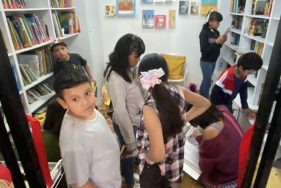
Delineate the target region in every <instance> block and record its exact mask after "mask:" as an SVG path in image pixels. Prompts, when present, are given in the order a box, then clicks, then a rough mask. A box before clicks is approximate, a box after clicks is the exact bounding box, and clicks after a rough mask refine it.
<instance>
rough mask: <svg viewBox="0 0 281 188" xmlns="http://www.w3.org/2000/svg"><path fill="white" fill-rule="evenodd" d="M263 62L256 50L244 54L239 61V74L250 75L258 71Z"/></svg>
mask: <svg viewBox="0 0 281 188" xmlns="http://www.w3.org/2000/svg"><path fill="white" fill-rule="evenodd" d="M262 64H263V61H262V58H261V57H260V56H259V55H258V54H257V53H255V52H249V53H246V54H243V55H242V56H241V57H240V58H239V59H238V62H237V67H238V71H239V74H240V75H241V76H248V75H249V74H252V73H253V72H254V71H258V70H259V69H260V68H261V66H262Z"/></svg>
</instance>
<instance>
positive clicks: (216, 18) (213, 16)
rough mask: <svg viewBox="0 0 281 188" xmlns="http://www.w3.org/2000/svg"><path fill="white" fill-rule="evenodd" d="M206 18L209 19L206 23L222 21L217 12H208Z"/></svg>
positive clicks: (220, 15)
mask: <svg viewBox="0 0 281 188" xmlns="http://www.w3.org/2000/svg"><path fill="white" fill-rule="evenodd" d="M208 17H209V19H208V21H218V22H221V21H222V19H223V17H222V14H221V13H219V12H217V11H212V12H210V13H209V15H208Z"/></svg>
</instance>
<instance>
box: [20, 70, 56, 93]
mask: <svg viewBox="0 0 281 188" xmlns="http://www.w3.org/2000/svg"><path fill="white" fill-rule="evenodd" d="M53 75H54V74H53V73H49V74H47V75H44V76H42V77H40V78H39V79H38V80H36V81H35V82H32V83H31V84H29V85H27V86H25V87H24V89H25V90H29V89H30V88H32V87H34V86H36V85H38V84H39V83H41V82H43V81H44V80H47V79H48V78H50V77H51V76H53Z"/></svg>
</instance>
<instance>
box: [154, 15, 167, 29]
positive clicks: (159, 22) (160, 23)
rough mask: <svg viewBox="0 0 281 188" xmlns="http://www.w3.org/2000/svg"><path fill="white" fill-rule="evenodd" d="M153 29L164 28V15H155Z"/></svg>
mask: <svg viewBox="0 0 281 188" xmlns="http://www.w3.org/2000/svg"><path fill="white" fill-rule="evenodd" d="M154 27H155V28H157V29H164V28H166V15H155V16H154Z"/></svg>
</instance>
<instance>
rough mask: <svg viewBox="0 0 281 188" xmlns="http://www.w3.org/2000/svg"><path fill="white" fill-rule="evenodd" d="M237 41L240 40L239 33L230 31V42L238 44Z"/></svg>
mask: <svg viewBox="0 0 281 188" xmlns="http://www.w3.org/2000/svg"><path fill="white" fill-rule="evenodd" d="M239 41H240V35H239V34H237V33H233V32H232V33H231V35H230V43H231V44H233V45H237V46H238V45H239Z"/></svg>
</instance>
